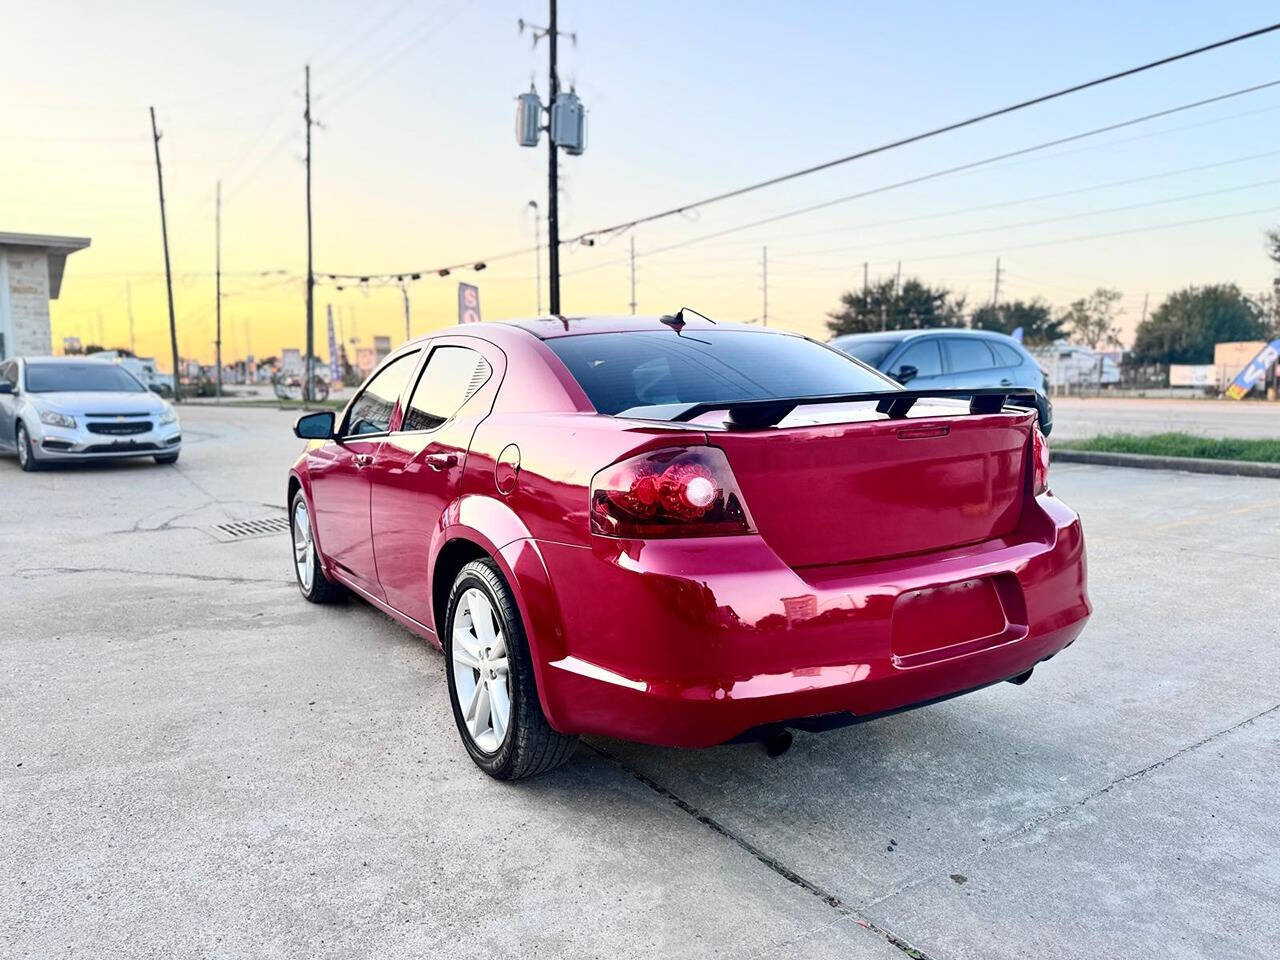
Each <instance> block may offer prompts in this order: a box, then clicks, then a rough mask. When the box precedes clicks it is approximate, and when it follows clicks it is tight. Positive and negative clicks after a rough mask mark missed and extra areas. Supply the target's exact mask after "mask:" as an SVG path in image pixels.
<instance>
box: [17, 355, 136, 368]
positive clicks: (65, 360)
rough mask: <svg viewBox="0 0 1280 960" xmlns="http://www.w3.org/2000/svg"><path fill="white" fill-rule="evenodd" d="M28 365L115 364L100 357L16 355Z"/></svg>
mask: <svg viewBox="0 0 1280 960" xmlns="http://www.w3.org/2000/svg"><path fill="white" fill-rule="evenodd" d="M15 359H18V360H21V361H23V362H24V363H26V364H27V365H28V366H42V367H43V366H55V365H57V366H62V365H69V364H73V363H91V364H93V365H94V366H99V367H114V366H115V364H114V363H113V362H112V361H110V360H104V359H102V358H101V357H74V356H73V357H16V358H15Z"/></svg>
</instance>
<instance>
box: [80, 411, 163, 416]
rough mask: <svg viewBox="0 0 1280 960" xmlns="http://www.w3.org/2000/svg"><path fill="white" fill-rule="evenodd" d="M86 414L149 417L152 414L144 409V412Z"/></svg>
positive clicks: (90, 414)
mask: <svg viewBox="0 0 1280 960" xmlns="http://www.w3.org/2000/svg"><path fill="white" fill-rule="evenodd" d="M85 416H86V417H107V418H115V417H149V416H151V414H149V413H146V412H145V411H144V412H142V413H86V414H85Z"/></svg>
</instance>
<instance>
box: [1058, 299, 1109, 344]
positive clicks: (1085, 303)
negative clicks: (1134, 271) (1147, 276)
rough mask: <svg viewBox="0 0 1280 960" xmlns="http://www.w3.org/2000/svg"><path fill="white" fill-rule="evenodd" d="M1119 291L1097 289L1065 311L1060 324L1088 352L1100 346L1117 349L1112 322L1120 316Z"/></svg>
mask: <svg viewBox="0 0 1280 960" xmlns="http://www.w3.org/2000/svg"><path fill="white" fill-rule="evenodd" d="M1123 296H1124V294H1122V293H1121V292H1120V291H1119V290H1111V289H1108V288H1107V287H1098V289H1096V290H1094V291H1093V293H1091V294H1089V296H1087V297H1083V298H1082V299H1080V300H1076V301H1074V302H1073V303H1072V304H1071V306H1069V307H1067V310H1066V312H1065V313H1064V314H1063V315H1062V317H1061V318H1060V322H1061V323H1063V324H1065V325H1067V326H1068V327H1070V328H1071V336H1072V338H1073V339H1075V340H1078V341H1079V342H1080V343H1083V344H1085V345H1086V346H1087V347H1088V348H1089V349H1090V350H1097V349H1098V348H1099V347H1101V346H1113V347H1118V346H1120V328H1119V327H1118V326H1117V325H1116V322H1115V321H1116V318H1117V317H1118V316H1120V314H1122V313H1124V311H1123V310H1122V309H1120V307H1119V303H1120V299H1121V297H1123Z"/></svg>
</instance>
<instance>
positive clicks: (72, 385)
mask: <svg viewBox="0 0 1280 960" xmlns="http://www.w3.org/2000/svg"><path fill="white" fill-rule="evenodd" d="M80 391H87V392H91V393H101V392H107V391H110V392H113V393H146V392H147V388H146V387H144V386H143V385H142V384H141V383H139V382H138V381H137V380H135V379H134V377H133V375H132V374H130V373H128V372H126V371H125V370H122V369H121V368H120V367H117V366H114V365H112V364H107V363H29V364H27V392H28V393H71V392H80Z"/></svg>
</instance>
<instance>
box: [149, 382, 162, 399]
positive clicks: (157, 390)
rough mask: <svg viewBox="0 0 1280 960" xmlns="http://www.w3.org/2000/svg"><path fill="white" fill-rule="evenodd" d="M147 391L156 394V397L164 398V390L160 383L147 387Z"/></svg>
mask: <svg viewBox="0 0 1280 960" xmlns="http://www.w3.org/2000/svg"><path fill="white" fill-rule="evenodd" d="M147 389H148V390H150V391H151V392H152V393H154V394H156V396H160V397H163V396H164V390H162V389H161V387H160V384H158V383H153V384H151V385H150V386H148V387H147Z"/></svg>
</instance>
